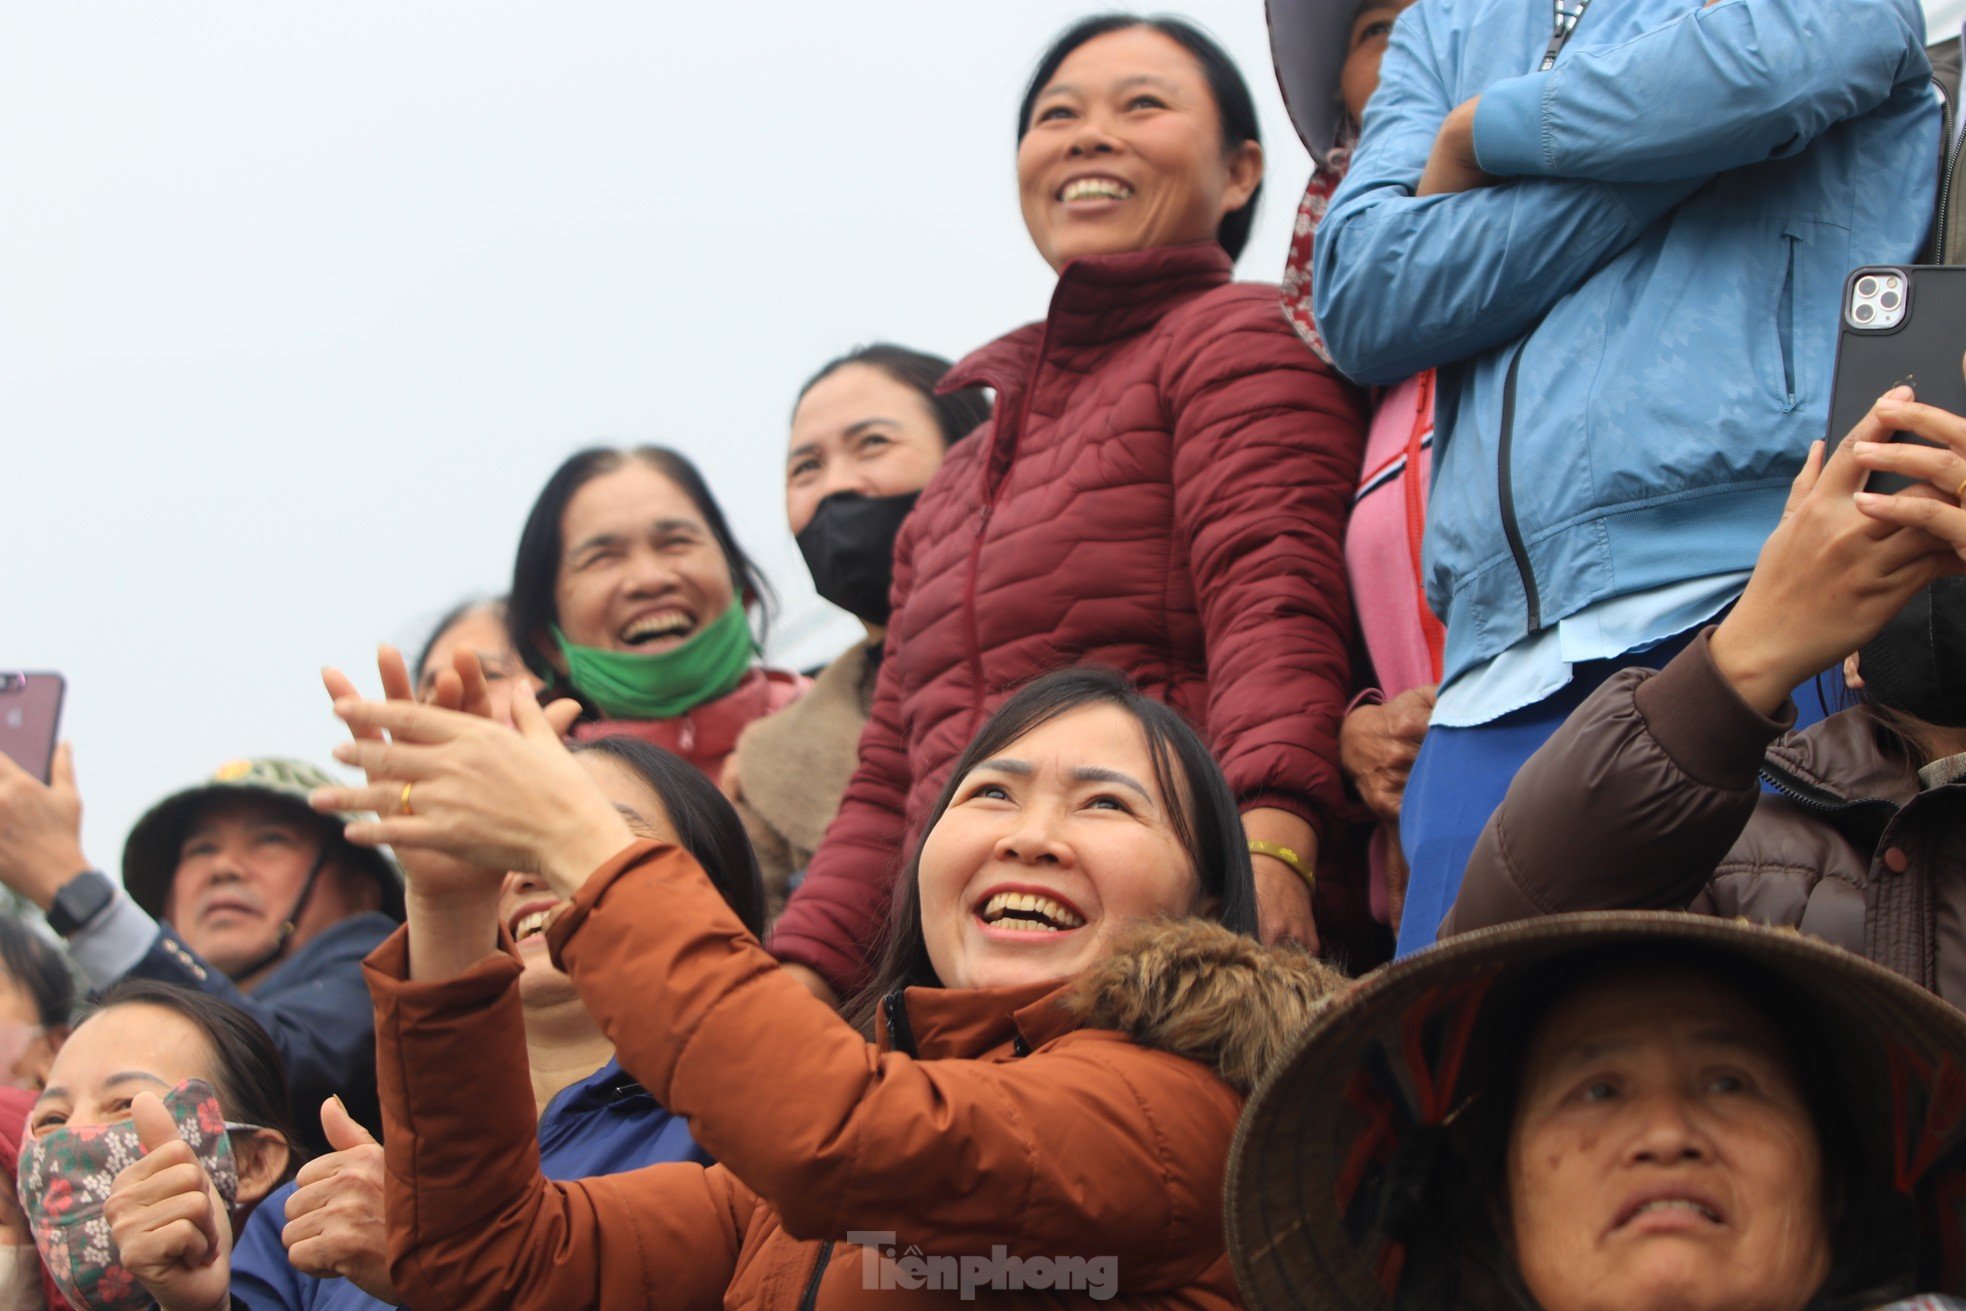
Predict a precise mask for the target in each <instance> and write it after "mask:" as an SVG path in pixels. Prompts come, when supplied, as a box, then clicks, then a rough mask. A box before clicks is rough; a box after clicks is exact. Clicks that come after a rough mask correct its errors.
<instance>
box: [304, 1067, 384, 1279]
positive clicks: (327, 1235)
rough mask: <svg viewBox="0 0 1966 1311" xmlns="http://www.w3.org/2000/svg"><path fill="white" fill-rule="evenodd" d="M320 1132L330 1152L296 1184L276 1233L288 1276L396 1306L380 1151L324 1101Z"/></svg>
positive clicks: (336, 1102)
mask: <svg viewBox="0 0 1966 1311" xmlns="http://www.w3.org/2000/svg"><path fill="white" fill-rule="evenodd" d="M321 1128H322V1130H323V1131H324V1132H325V1133H326V1134H327V1138H328V1145H329V1146H330V1147H332V1148H334V1151H332V1152H330V1153H328V1154H327V1155H326V1156H317V1157H315V1158H314V1159H313V1160H311V1161H309V1162H308V1163H307V1164H306V1165H304V1166H302V1167H301V1170H300V1173H299V1174H298V1175H296V1176H295V1177H294V1183H295V1185H296V1187H295V1189H294V1192H293V1196H291V1197H289V1198H288V1199H287V1225H286V1228H285V1229H283V1230H281V1231H280V1241H281V1242H282V1243H284V1244H286V1248H287V1259H288V1260H289V1261H291V1262H292V1263H293V1267H294V1269H296V1270H298V1271H300V1272H301V1273H302V1274H309V1275H313V1276H315V1277H316V1278H318V1279H334V1278H342V1279H346V1280H347V1281H348V1282H349V1283H351V1284H354V1285H355V1286H356V1287H357V1288H359V1289H361V1290H362V1291H363V1292H365V1293H367V1294H368V1295H369V1296H370V1297H373V1298H375V1299H377V1300H378V1301H382V1302H387V1303H388V1304H389V1305H391V1306H395V1305H396V1304H397V1303H398V1302H399V1301H400V1300H401V1299H400V1298H398V1297H397V1296H396V1288H395V1285H393V1284H392V1283H390V1281H389V1226H388V1224H387V1222H386V1221H385V1220H384V1218H383V1207H382V1145H381V1144H380V1143H378V1142H376V1140H375V1139H374V1138H372V1137H370V1136H369V1131H368V1130H366V1129H364V1128H363V1127H362V1126H361V1125H359V1124H357V1123H355V1119H354V1117H353V1116H351V1115H349V1114H348V1110H347V1108H346V1107H344V1106H343V1105H342V1104H341V1099H340V1098H337V1097H330V1098H329V1099H328V1100H327V1101H325V1102H323V1103H322V1104H321Z"/></svg>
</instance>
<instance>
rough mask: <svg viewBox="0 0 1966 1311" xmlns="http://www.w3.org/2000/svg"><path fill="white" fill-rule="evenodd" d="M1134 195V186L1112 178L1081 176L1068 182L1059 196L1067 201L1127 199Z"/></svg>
mask: <svg viewBox="0 0 1966 1311" xmlns="http://www.w3.org/2000/svg"><path fill="white" fill-rule="evenodd" d="M1132 195H1133V188H1132V187H1129V186H1127V185H1126V184H1125V183H1124V182H1116V181H1114V180H1113V179H1112V178H1079V179H1078V180H1077V181H1075V182H1067V183H1066V184H1065V189H1064V190H1063V191H1062V192H1060V193H1059V197H1060V199H1062V200H1065V201H1067V202H1070V201H1074V200H1127V199H1130V198H1131V197H1132Z"/></svg>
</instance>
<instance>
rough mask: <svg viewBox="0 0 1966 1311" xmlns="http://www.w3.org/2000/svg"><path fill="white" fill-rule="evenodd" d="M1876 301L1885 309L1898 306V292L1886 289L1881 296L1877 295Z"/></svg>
mask: <svg viewBox="0 0 1966 1311" xmlns="http://www.w3.org/2000/svg"><path fill="white" fill-rule="evenodd" d="M1877 303H1878V304H1879V305H1882V306H1883V307H1884V308H1885V309H1887V310H1894V309H1896V308H1898V293H1897V292H1895V291H1887V292H1885V293H1884V294H1883V295H1882V296H1879V297H1878V298H1877Z"/></svg>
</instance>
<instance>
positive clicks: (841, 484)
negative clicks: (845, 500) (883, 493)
mask: <svg viewBox="0 0 1966 1311" xmlns="http://www.w3.org/2000/svg"><path fill="white" fill-rule="evenodd" d="M858 463H859V462H858V461H854V462H851V463H849V462H848V461H845V460H835V461H833V462H832V463H831V464H828V465H827V466H826V475H825V477H824V478H822V479H821V480H820V483H819V501H818V504H820V505H824V504H825V503H826V502H827V501H829V500H831V499H832V498H833V497H835V496H850V495H855V494H858V495H860V496H872V495H873V494H874V484H873V482H872V481H871V480H870V479H869V478H868V477H867V471H866V470H864V469H862V468H859V467H858Z"/></svg>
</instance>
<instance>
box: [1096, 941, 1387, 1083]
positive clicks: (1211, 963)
mask: <svg viewBox="0 0 1966 1311" xmlns="http://www.w3.org/2000/svg"><path fill="white" fill-rule="evenodd" d="M1347 982H1348V980H1347V979H1346V978H1345V976H1344V975H1342V974H1340V973H1339V972H1338V971H1337V970H1334V969H1332V968H1331V967H1330V966H1328V965H1326V964H1324V963H1323V962H1322V961H1320V960H1318V958H1317V957H1315V956H1313V955H1312V954H1311V953H1310V952H1308V951H1306V950H1304V949H1303V948H1302V947H1296V946H1279V947H1266V946H1264V945H1263V944H1262V943H1260V942H1257V941H1255V940H1254V939H1252V938H1247V937H1244V936H1243V935H1242V934H1240V933H1235V932H1233V931H1231V930H1229V929H1226V928H1223V927H1222V926H1221V925H1220V924H1216V923H1214V922H1213V921H1210V920H1202V919H1178V920H1152V921H1147V922H1144V923H1141V924H1138V925H1136V926H1134V927H1132V928H1129V929H1128V930H1126V931H1125V932H1124V933H1123V934H1121V935H1120V936H1119V937H1117V938H1116V939H1115V940H1114V943H1113V947H1112V951H1111V952H1110V953H1109V954H1108V955H1107V956H1105V957H1104V958H1103V959H1101V960H1100V961H1099V962H1098V963H1097V964H1095V965H1093V966H1092V967H1091V968H1090V969H1088V970H1086V971H1085V972H1084V973H1082V974H1080V975H1079V976H1078V978H1077V979H1075V980H1074V981H1073V982H1072V984H1071V985H1070V987H1069V988H1068V989H1067V990H1066V991H1065V993H1064V995H1063V996H1062V997H1061V998H1060V1004H1061V1005H1063V1006H1064V1008H1065V1009H1066V1011H1067V1012H1069V1013H1070V1014H1071V1015H1072V1016H1073V1017H1074V1018H1075V1019H1077V1020H1078V1022H1079V1023H1080V1024H1081V1025H1083V1026H1085V1027H1087V1028H1095V1029H1117V1030H1119V1031H1120V1032H1121V1033H1124V1034H1126V1035H1127V1036H1128V1037H1129V1038H1131V1039H1133V1041H1135V1042H1137V1043H1139V1044H1140V1045H1141V1046H1142V1047H1150V1048H1154V1049H1156V1050H1159V1051H1165V1052H1171V1053H1173V1054H1174V1055H1176V1056H1185V1057H1187V1058H1189V1059H1190V1060H1195V1061H1200V1062H1201V1063H1203V1064H1204V1065H1207V1066H1210V1067H1211V1068H1213V1069H1214V1070H1215V1072H1216V1073H1217V1074H1219V1075H1221V1077H1222V1081H1223V1082H1224V1083H1227V1084H1228V1085H1229V1086H1230V1087H1232V1088H1234V1089H1236V1090H1237V1091H1238V1092H1241V1093H1244V1094H1247V1093H1248V1092H1249V1091H1250V1090H1251V1089H1253V1088H1254V1087H1255V1086H1256V1084H1257V1083H1258V1082H1259V1081H1260V1080H1261V1079H1262V1077H1263V1075H1264V1073H1265V1072H1266V1071H1267V1070H1268V1069H1269V1068H1270V1066H1271V1065H1272V1064H1273V1063H1274V1062H1275V1061H1276V1060H1277V1059H1278V1058H1279V1057H1280V1056H1282V1055H1283V1053H1284V1051H1285V1050H1286V1049H1287V1048H1288V1047H1289V1045H1290V1041H1291V1039H1293V1038H1294V1037H1296V1035H1297V1034H1299V1033H1301V1032H1302V1031H1303V1029H1304V1026H1305V1025H1306V1024H1307V1023H1308V1022H1309V1021H1310V1017H1311V1016H1312V1015H1313V1014H1314V1013H1315V1012H1316V1011H1317V1010H1318V1009H1319V1008H1320V1007H1322V1006H1323V1005H1324V1004H1325V1002H1327V1001H1328V1000H1330V999H1331V998H1332V997H1334V996H1336V995H1337V994H1338V993H1339V992H1340V991H1342V990H1343V989H1344V987H1345V986H1346V984H1347Z"/></svg>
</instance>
